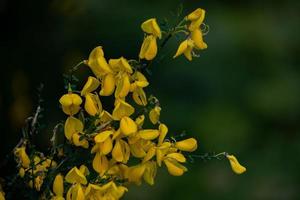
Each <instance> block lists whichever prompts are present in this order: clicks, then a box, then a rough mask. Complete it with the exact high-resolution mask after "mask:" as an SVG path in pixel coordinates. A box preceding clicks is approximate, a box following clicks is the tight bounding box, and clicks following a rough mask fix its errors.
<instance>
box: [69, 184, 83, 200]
mask: <svg viewBox="0 0 300 200" xmlns="http://www.w3.org/2000/svg"><path fill="white" fill-rule="evenodd" d="M71 195H72V200H84V199H85V198H84V192H83V189H82V187H81V185H80V184H76V185H75V186H73V188H72V193H71Z"/></svg>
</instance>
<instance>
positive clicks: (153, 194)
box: [0, 0, 300, 200]
mask: <svg viewBox="0 0 300 200" xmlns="http://www.w3.org/2000/svg"><path fill="white" fill-rule="evenodd" d="M180 4H182V5H183V8H184V13H188V12H190V11H192V10H194V9H195V8H197V7H201V8H204V9H205V10H206V11H207V15H206V19H205V22H206V24H209V26H210V33H209V34H208V35H207V36H206V37H205V41H206V42H207V43H208V49H207V50H206V51H203V52H201V55H200V58H199V59H194V61H193V62H191V63H189V62H188V61H186V60H185V59H184V58H179V59H176V60H172V59H165V60H163V61H162V62H161V63H159V64H156V65H153V66H152V72H153V75H152V76H151V77H149V80H150V82H151V88H152V89H150V90H149V92H152V93H153V94H155V95H156V96H157V97H158V98H159V99H160V102H161V105H162V108H163V110H162V116H161V117H162V120H163V121H164V122H166V123H167V124H168V126H169V128H170V131H171V132H172V133H180V132H182V131H186V132H187V133H188V134H189V135H192V136H194V137H197V138H198V140H199V151H198V153H199V154H202V153H204V152H221V151H228V152H231V153H234V154H235V155H237V156H238V158H239V159H240V161H241V163H243V164H244V165H245V166H246V167H247V169H248V171H247V173H245V174H243V175H241V176H237V175H235V174H233V173H232V171H231V170H230V167H229V165H228V163H227V161H210V162H202V161H200V160H198V161H196V163H193V164H188V167H189V172H188V173H186V174H185V175H184V176H182V177H171V176H169V175H168V174H167V173H166V170H161V171H160V172H159V174H158V176H157V178H156V184H155V185H154V186H153V187H151V186H148V185H143V186H142V187H131V188H129V192H128V193H127V194H126V195H125V198H124V199H145V200H146V199H149V200H152V199H249V200H250V199H251V200H253V199H299V198H300V194H299V188H300V181H299V180H300V172H299V166H300V156H299V154H300V146H299V144H300V143H299V140H300V134H299V131H300V127H299V126H300V123H299V122H300V90H299V86H300V69H299V64H300V59H299V55H300V54H299V53H300V41H299V40H300V37H299V36H300V14H299V8H300V2H299V1H297V0H294V1H292V0H290V1H260V0H252V1H241V2H239V1H234V0H229V1H214V0H209V1H208V0H207V1H205V0H202V1H179V0H165V1H162V0H160V1H154V0H151V1H150V0H147V1H145V0H143V1H141V0H132V1H116V0H53V1H41V0H31V1H13V0H1V1H0V14H1V17H0V20H1V28H0V30H1V31H0V32H1V33H0V34H1V42H0V47H1V49H0V58H1V63H0V66H1V67H0V70H1V72H0V79H1V82H0V109H1V119H0V126H1V127H0V133H1V140H0V141H1V145H0V146H1V160H3V159H4V157H5V156H6V155H7V154H9V152H10V151H11V149H12V148H13V147H14V145H15V144H16V143H17V142H18V139H19V137H20V133H21V132H20V129H21V127H22V126H23V124H24V120H25V118H26V117H28V116H29V115H31V114H32V112H33V109H34V108H35V106H36V105H37V88H38V86H39V84H40V83H44V85H45V87H44V90H43V92H42V96H43V98H44V100H45V101H44V103H43V106H44V108H45V112H44V118H43V120H44V122H45V123H46V124H47V127H46V128H45V129H44V130H45V131H43V134H44V135H42V136H41V137H40V139H39V144H38V145H39V146H40V147H41V148H45V149H46V148H47V145H48V140H49V137H50V134H51V129H52V128H53V126H54V124H55V123H56V122H58V121H60V120H62V119H64V115H63V114H62V112H61V111H60V109H59V103H58V99H59V97H60V96H61V95H62V94H63V93H64V92H65V91H64V88H63V77H62V74H63V73H65V72H66V71H67V70H68V69H69V68H70V67H71V66H74V65H75V64H76V63H78V62H79V61H81V60H83V59H86V58H87V56H88V54H89V52H90V50H91V49H92V48H94V47H95V46H97V45H102V46H103V47H104V51H105V55H106V57H107V58H117V57H120V56H121V55H123V56H125V57H126V58H136V57H137V54H138V51H139V48H140V45H141V42H142V38H143V34H142V31H141V30H140V24H141V22H143V21H144V20H145V19H147V18H150V17H157V18H158V19H163V18H164V17H166V18H172V14H171V12H172V11H176V9H177V8H178V6H179V5H180ZM178 42H179V41H177V40H176V39H174V38H173V39H172V40H171V42H170V43H169V44H168V45H167V48H166V49H165V52H164V54H165V55H166V56H167V57H170V58H171V56H172V55H173V54H174V52H175V51H176V46H177V45H178ZM86 72H87V70H81V71H80V72H79V76H84V75H86ZM12 169H13V166H11V167H10V170H12ZM10 170H9V169H5V170H2V171H1V176H4V175H5V174H6V173H8V172H9V171H10Z"/></svg>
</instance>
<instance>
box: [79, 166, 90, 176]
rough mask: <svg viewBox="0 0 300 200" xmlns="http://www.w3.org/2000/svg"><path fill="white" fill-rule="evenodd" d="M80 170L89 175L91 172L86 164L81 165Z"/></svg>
mask: <svg viewBox="0 0 300 200" xmlns="http://www.w3.org/2000/svg"><path fill="white" fill-rule="evenodd" d="M79 171H80V172H81V173H82V174H83V175H84V176H88V175H89V174H90V170H89V169H88V168H87V166H85V165H80V167H79Z"/></svg>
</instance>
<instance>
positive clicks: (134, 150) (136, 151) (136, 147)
mask: <svg viewBox="0 0 300 200" xmlns="http://www.w3.org/2000/svg"><path fill="white" fill-rule="evenodd" d="M130 152H131V154H132V155H133V156H134V157H136V158H143V157H145V156H146V152H145V150H144V149H143V146H142V144H141V142H135V143H133V144H131V145H130Z"/></svg>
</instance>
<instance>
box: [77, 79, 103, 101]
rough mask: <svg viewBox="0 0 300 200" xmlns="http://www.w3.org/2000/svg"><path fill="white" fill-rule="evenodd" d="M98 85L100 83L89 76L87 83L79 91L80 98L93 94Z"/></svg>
mask: <svg viewBox="0 0 300 200" xmlns="http://www.w3.org/2000/svg"><path fill="white" fill-rule="evenodd" d="M99 85H100V81H99V80H98V79H96V78H94V77H92V76H89V77H88V80H87V82H86V83H85V85H84V87H83V89H82V90H81V96H85V95H86V94H88V93H91V92H93V91H94V90H96V89H97V88H98V87H99Z"/></svg>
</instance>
